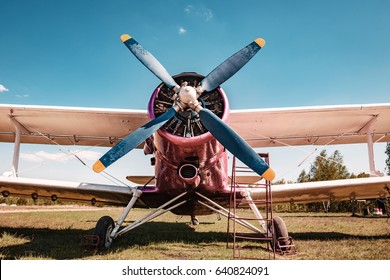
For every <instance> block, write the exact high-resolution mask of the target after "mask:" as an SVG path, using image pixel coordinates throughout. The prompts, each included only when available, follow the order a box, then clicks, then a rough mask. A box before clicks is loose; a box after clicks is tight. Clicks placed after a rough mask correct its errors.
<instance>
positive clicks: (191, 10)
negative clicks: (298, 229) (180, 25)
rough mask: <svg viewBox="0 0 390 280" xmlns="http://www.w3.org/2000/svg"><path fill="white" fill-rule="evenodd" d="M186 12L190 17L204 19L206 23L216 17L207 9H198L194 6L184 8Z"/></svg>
mask: <svg viewBox="0 0 390 280" xmlns="http://www.w3.org/2000/svg"><path fill="white" fill-rule="evenodd" d="M184 12H185V13H187V14H188V15H194V16H196V17H199V18H202V19H204V20H205V21H209V20H211V19H212V18H213V17H214V14H213V11H212V10H211V9H209V8H206V7H196V6H194V5H187V6H186V7H185V8H184Z"/></svg>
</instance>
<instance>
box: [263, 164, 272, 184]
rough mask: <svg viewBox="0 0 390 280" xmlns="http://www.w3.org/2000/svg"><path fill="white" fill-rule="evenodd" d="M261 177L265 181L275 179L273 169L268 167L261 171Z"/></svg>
mask: <svg viewBox="0 0 390 280" xmlns="http://www.w3.org/2000/svg"><path fill="white" fill-rule="evenodd" d="M262 177H263V178H264V179H266V180H267V181H272V180H273V179H275V171H274V170H273V169H272V168H271V167H270V168H268V169H267V170H266V171H265V172H264V173H263V175H262Z"/></svg>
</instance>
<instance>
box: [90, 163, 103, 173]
mask: <svg viewBox="0 0 390 280" xmlns="http://www.w3.org/2000/svg"><path fill="white" fill-rule="evenodd" d="M92 169H93V171H95V172H96V173H100V172H102V171H103V170H104V169H106V167H105V166H104V165H103V163H102V162H101V161H100V160H98V161H97V162H95V164H94V165H93V167H92Z"/></svg>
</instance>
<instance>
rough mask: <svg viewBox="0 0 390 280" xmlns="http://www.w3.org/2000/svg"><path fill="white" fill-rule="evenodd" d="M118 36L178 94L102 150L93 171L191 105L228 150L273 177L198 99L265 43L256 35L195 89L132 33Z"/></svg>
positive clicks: (221, 81)
mask: <svg viewBox="0 0 390 280" xmlns="http://www.w3.org/2000/svg"><path fill="white" fill-rule="evenodd" d="M121 40H122V42H123V43H124V44H125V45H126V46H127V48H128V49H129V50H130V51H131V52H132V53H133V54H134V55H135V56H136V57H137V58H138V60H140V61H141V62H142V63H143V64H144V65H145V66H146V68H148V69H149V70H150V71H151V72H152V73H153V74H155V75H156V76H157V77H158V78H159V79H160V80H161V81H162V82H163V83H165V84H166V85H167V86H168V87H169V88H171V89H173V90H174V91H175V93H176V94H177V95H175V103H174V105H173V106H172V108H171V109H169V110H168V111H167V112H165V113H164V114H162V115H160V116H159V117H157V118H155V119H153V120H151V121H150V122H148V123H147V124H145V125H143V126H141V127H140V128H138V129H137V130H135V131H134V132H133V133H132V134H130V135H128V136H127V137H125V138H124V139H123V140H122V141H121V142H119V143H118V144H117V145H115V146H114V147H113V148H111V149H110V150H109V151H108V152H107V153H106V154H104V155H103V156H102V157H101V158H100V159H99V160H98V161H97V162H96V163H95V164H94V166H93V170H94V171H95V172H101V171H103V170H104V169H105V168H107V167H108V166H110V165H111V164H112V163H114V162H115V161H117V160H118V159H119V158H121V157H123V156H124V155H125V154H127V153H128V152H130V151H131V150H133V149H134V148H136V147H137V146H138V145H139V144H141V143H142V142H143V141H144V140H146V139H147V138H148V137H149V136H150V135H152V134H153V133H154V132H156V131H157V130H158V129H160V128H161V127H162V126H163V125H164V124H165V123H166V122H167V121H169V120H170V119H171V118H172V117H173V116H175V114H176V113H177V112H178V111H179V110H186V109H188V108H191V109H192V110H194V111H196V112H197V113H198V114H199V118H200V121H201V122H202V123H203V124H204V126H205V127H206V128H207V129H208V130H209V131H210V133H211V134H212V135H213V136H214V137H215V138H216V139H217V140H218V141H219V142H220V143H221V144H222V145H223V146H224V147H225V148H226V149H227V150H229V151H230V152H231V153H232V154H233V155H235V156H236V157H237V158H238V159H239V160H241V161H242V162H243V163H244V164H246V165H247V166H248V167H250V168H252V169H253V170H254V171H255V172H256V173H258V174H259V175H260V176H262V177H263V178H265V179H266V180H268V181H272V180H273V179H274V178H275V173H274V171H273V170H272V169H271V168H270V167H269V166H268V165H267V164H266V163H265V162H264V161H263V159H262V158H261V157H260V156H259V155H258V154H257V153H256V152H255V151H254V150H253V149H252V148H251V147H250V146H249V145H248V144H247V143H246V142H245V140H244V139H242V138H241V137H240V136H239V135H238V134H237V133H236V132H235V131H234V130H233V129H231V128H230V127H229V126H228V125H227V124H226V123H225V122H223V121H222V120H221V119H220V118H218V117H217V116H216V115H215V114H214V113H213V112H211V111H210V110H208V109H207V108H203V107H202V106H201V105H200V103H199V102H198V100H197V98H198V97H199V95H200V94H201V93H202V92H204V91H211V90H213V89H215V88H217V87H218V86H219V85H221V84H222V83H223V82H225V81H226V80H228V79H229V78H230V77H232V76H233V75H234V74H235V73H236V72H237V71H238V70H240V69H241V68H242V67H243V66H244V65H245V64H246V63H247V62H248V61H249V60H250V59H251V58H252V57H253V56H254V55H255V54H256V53H257V52H258V51H259V50H260V49H261V48H262V47H263V46H264V45H265V41H264V40H263V39H260V38H259V39H256V40H255V41H253V42H252V43H250V44H249V45H248V46H246V47H244V48H243V49H241V50H240V51H238V52H237V53H235V54H234V55H232V56H231V57H230V58H228V59H227V60H225V61H224V62H223V63H221V64H220V65H219V66H218V67H216V68H215V69H214V70H213V71H211V72H210V74H208V75H207V76H206V77H205V78H204V79H203V80H202V81H201V82H200V84H199V85H198V87H197V88H196V89H195V88H194V87H191V86H188V85H187V84H186V83H183V84H182V86H181V87H180V86H179V85H178V84H177V83H176V82H175V80H174V79H173V78H172V77H171V75H170V74H169V73H168V71H167V70H166V69H165V68H164V66H162V65H161V64H160V62H159V61H158V60H157V59H156V58H155V57H154V56H153V55H152V54H151V53H149V52H148V51H147V50H145V49H144V48H143V47H142V46H141V45H140V44H139V43H138V42H137V41H136V40H134V39H133V38H132V37H131V36H129V35H127V34H125V35H122V36H121Z"/></svg>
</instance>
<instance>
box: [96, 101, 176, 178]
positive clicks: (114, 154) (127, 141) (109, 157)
mask: <svg viewBox="0 0 390 280" xmlns="http://www.w3.org/2000/svg"><path fill="white" fill-rule="evenodd" d="M175 108H176V107H172V108H171V109H169V110H168V111H167V112H165V113H164V114H162V115H161V116H158V117H157V118H155V119H153V120H151V121H150V122H148V123H147V124H145V125H143V126H141V127H139V128H137V130H135V131H134V132H133V133H131V134H130V135H128V136H127V137H126V138H124V139H123V140H122V141H120V142H119V143H118V144H116V145H115V146H114V147H112V148H111V149H110V150H109V151H108V152H107V153H105V154H104V155H103V156H102V157H101V158H100V159H99V160H98V161H97V162H95V164H94V165H93V170H94V171H95V172H97V173H99V172H101V171H103V170H104V169H105V168H107V167H108V166H110V165H111V164H113V163H114V162H115V161H117V160H118V159H120V158H121V157H123V156H124V155H125V154H127V153H128V152H130V151H131V150H133V149H134V148H136V147H137V146H138V145H139V144H141V143H142V142H143V141H145V139H146V138H148V137H149V136H150V135H152V134H153V133H154V132H155V131H157V130H158V129H159V128H160V127H161V126H163V125H164V124H165V123H166V122H167V121H169V120H170V119H171V118H172V117H173V116H174V115H175V114H176V109H175Z"/></svg>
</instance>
